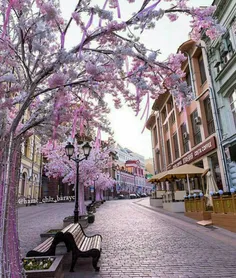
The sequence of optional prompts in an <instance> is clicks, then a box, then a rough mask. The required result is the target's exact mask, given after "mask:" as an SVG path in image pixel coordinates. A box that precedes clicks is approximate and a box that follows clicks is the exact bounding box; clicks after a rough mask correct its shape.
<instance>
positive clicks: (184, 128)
mask: <svg viewBox="0 0 236 278" xmlns="http://www.w3.org/2000/svg"><path fill="white" fill-rule="evenodd" d="M180 129H181V135H182V144H183V151H184V153H187V152H189V143H188V142H189V139H188V138H184V133H185V132H187V126H186V123H183V124H182V125H181V126H180Z"/></svg>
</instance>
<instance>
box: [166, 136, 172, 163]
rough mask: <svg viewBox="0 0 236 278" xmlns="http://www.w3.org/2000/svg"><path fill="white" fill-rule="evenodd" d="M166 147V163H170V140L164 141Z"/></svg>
mask: <svg viewBox="0 0 236 278" xmlns="http://www.w3.org/2000/svg"><path fill="white" fill-rule="evenodd" d="M166 149H167V163H168V164H171V149H170V140H167V141H166Z"/></svg>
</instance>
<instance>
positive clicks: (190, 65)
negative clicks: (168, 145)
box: [184, 51, 196, 98]
mask: <svg viewBox="0 0 236 278" xmlns="http://www.w3.org/2000/svg"><path fill="white" fill-rule="evenodd" d="M184 54H186V55H187V58H188V65H189V72H190V78H191V85H192V92H193V95H194V98H195V97H196V90H195V83H194V78H193V66H192V57H191V56H190V55H189V53H188V52H186V51H185V52H184Z"/></svg>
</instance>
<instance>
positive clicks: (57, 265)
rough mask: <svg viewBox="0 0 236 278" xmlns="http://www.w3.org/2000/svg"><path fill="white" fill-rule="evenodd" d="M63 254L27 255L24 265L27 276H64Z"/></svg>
mask: <svg viewBox="0 0 236 278" xmlns="http://www.w3.org/2000/svg"><path fill="white" fill-rule="evenodd" d="M62 259H63V256H51V257H27V258H24V259H23V266H24V270H25V274H26V277H27V278H46V277H47V278H64V272H63V265H62Z"/></svg>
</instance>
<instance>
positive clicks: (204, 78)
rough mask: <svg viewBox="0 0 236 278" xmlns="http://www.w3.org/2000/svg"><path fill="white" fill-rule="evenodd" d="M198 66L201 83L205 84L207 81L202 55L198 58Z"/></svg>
mask: <svg viewBox="0 0 236 278" xmlns="http://www.w3.org/2000/svg"><path fill="white" fill-rule="evenodd" d="M198 64H199V70H200V76H201V83H202V84H203V83H204V82H205V81H206V72H205V66H204V61H203V57H202V55H200V57H199V58H198Z"/></svg>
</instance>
